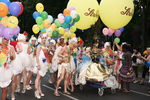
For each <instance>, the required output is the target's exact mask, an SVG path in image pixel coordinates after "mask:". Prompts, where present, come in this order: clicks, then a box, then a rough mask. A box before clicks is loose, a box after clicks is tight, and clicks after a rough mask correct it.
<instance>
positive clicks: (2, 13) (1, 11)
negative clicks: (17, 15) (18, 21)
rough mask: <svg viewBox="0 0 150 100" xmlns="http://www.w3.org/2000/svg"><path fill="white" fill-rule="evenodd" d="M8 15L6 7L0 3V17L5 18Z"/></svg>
mask: <svg viewBox="0 0 150 100" xmlns="http://www.w3.org/2000/svg"><path fill="white" fill-rule="evenodd" d="M7 14H8V7H7V5H6V4H4V3H0V16H1V17H5V16H6V15H7Z"/></svg>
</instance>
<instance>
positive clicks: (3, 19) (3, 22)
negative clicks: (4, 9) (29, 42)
mask: <svg viewBox="0 0 150 100" xmlns="http://www.w3.org/2000/svg"><path fill="white" fill-rule="evenodd" d="M7 18H8V17H7V16H5V17H3V18H2V20H1V21H0V24H2V25H3V26H5V27H7Z"/></svg>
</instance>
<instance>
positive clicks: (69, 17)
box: [65, 15, 72, 24]
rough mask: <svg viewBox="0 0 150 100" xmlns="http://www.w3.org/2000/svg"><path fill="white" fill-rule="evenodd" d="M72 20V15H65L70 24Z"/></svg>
mask: <svg viewBox="0 0 150 100" xmlns="http://www.w3.org/2000/svg"><path fill="white" fill-rule="evenodd" d="M71 21H72V17H71V16H70V15H66V16H65V23H67V24H69V23H70V22H71Z"/></svg>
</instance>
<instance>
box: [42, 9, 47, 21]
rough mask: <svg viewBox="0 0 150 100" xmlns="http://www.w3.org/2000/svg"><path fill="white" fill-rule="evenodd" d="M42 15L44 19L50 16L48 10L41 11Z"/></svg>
mask: <svg viewBox="0 0 150 100" xmlns="http://www.w3.org/2000/svg"><path fill="white" fill-rule="evenodd" d="M41 17H42V18H43V20H45V19H47V18H48V13H47V12H46V11H43V12H42V13H41Z"/></svg>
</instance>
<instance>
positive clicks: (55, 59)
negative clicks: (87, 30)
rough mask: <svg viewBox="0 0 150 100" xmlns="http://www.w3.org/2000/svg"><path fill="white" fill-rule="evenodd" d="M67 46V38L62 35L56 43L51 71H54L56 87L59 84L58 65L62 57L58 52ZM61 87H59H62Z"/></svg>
mask: <svg viewBox="0 0 150 100" xmlns="http://www.w3.org/2000/svg"><path fill="white" fill-rule="evenodd" d="M64 46H66V44H65V39H64V37H63V36H61V37H60V38H59V39H58V42H57V44H56V50H55V53H54V56H53V58H52V65H51V72H53V73H54V84H55V87H56V84H57V75H58V66H59V63H60V61H59V60H60V59H59V57H58V53H59V52H60V50H61V48H62V47H64ZM60 88H61V87H59V89H60Z"/></svg>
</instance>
